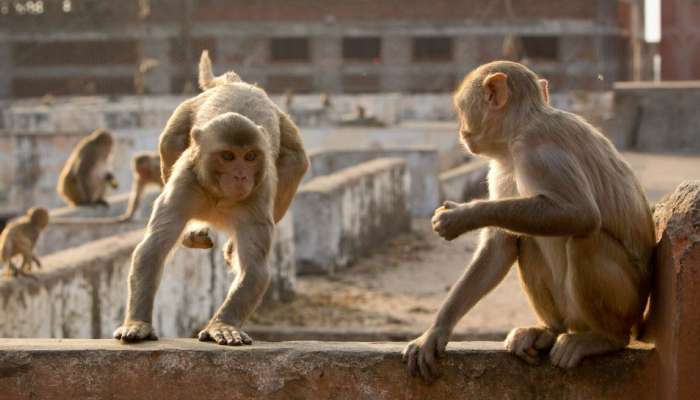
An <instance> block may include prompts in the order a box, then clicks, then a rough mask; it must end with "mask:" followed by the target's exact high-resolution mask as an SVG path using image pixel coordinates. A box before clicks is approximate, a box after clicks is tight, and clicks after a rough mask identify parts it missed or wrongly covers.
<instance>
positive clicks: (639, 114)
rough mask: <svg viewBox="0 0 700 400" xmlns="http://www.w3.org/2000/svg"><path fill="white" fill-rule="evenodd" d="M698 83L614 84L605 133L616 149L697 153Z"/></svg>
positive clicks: (699, 131)
mask: <svg viewBox="0 0 700 400" xmlns="http://www.w3.org/2000/svg"><path fill="white" fill-rule="evenodd" d="M698 104H700V81H691V82H660V83H653V82H618V83H616V84H615V86H614V105H613V107H614V108H613V114H612V115H613V119H612V120H611V121H609V122H608V123H607V126H608V129H607V131H608V132H609V134H610V137H611V139H612V140H613V142H614V143H615V145H616V146H617V147H618V148H620V149H634V150H644V151H657V152H658V151H669V150H672V151H693V152H697V151H700V113H698V107H697V105H698Z"/></svg>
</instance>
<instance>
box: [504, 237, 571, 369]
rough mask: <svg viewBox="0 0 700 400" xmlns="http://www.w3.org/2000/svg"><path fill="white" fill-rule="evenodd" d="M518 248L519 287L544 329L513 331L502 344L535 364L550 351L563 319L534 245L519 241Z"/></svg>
mask: <svg viewBox="0 0 700 400" xmlns="http://www.w3.org/2000/svg"><path fill="white" fill-rule="evenodd" d="M518 245H519V246H518V248H519V252H518V269H519V272H520V281H521V286H522V287H523V290H524V291H525V294H527V296H528V300H529V301H530V305H531V306H532V308H533V310H534V311H535V314H537V317H538V318H539V319H540V320H541V321H542V322H543V325H544V326H533V327H521V328H515V329H513V330H512V331H511V332H510V333H509V334H508V337H507V338H506V340H505V347H506V350H508V351H509V352H511V353H513V354H515V355H516V356H518V357H520V358H521V359H522V360H524V361H525V362H527V363H529V364H535V363H537V362H538V361H539V354H540V352H542V351H545V350H549V349H550V348H551V347H552V346H553V345H554V343H555V340H556V338H557V334H558V333H560V332H563V331H564V319H563V318H562V316H561V312H560V311H559V309H558V307H557V305H556V302H555V300H554V296H553V292H554V291H555V289H554V280H553V277H552V274H551V270H550V269H549V268H548V267H547V264H546V260H545V259H544V257H543V255H542V251H541V250H540V248H539V246H538V244H537V242H536V241H535V239H533V238H530V237H521V238H519V239H518Z"/></svg>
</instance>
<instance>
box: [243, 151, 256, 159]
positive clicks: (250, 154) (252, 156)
mask: <svg viewBox="0 0 700 400" xmlns="http://www.w3.org/2000/svg"><path fill="white" fill-rule="evenodd" d="M256 158H258V155H257V154H255V152H254V151H249V152H247V153H245V156H244V157H243V159H244V160H246V161H255V159H256Z"/></svg>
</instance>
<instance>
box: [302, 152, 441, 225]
mask: <svg viewBox="0 0 700 400" xmlns="http://www.w3.org/2000/svg"><path fill="white" fill-rule="evenodd" d="M380 157H397V158H402V159H404V160H405V161H406V165H407V167H408V174H409V178H410V179H409V186H408V190H409V198H408V202H409V209H410V211H411V214H412V215H414V216H428V215H432V213H433V210H435V207H437V206H438V204H439V202H440V187H439V182H438V173H439V168H440V167H439V165H440V159H439V155H438V152H437V150H435V149H434V148H430V147H422V146H413V147H411V146H406V147H400V148H386V149H381V148H380V149H352V150H345V149H320V150H316V151H312V152H310V154H309V159H310V160H311V168H310V169H309V172H308V173H307V175H306V177H305V180H306V181H308V180H309V179H312V178H316V177H319V176H323V175H328V174H332V173H335V172H337V171H340V170H342V169H344V168H348V167H351V166H355V165H358V164H360V163H363V162H366V161H369V160H372V159H376V158H380Z"/></svg>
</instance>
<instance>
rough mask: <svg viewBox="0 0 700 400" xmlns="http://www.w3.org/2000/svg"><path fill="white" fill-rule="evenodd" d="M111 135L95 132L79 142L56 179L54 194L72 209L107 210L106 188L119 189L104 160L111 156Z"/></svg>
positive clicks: (104, 132)
mask: <svg viewBox="0 0 700 400" xmlns="http://www.w3.org/2000/svg"><path fill="white" fill-rule="evenodd" d="M113 143H114V139H113V137H112V134H111V133H109V132H108V131H106V130H103V129H97V130H95V131H94V132H92V133H91V134H90V135H88V136H86V137H84V138H83V139H81V140H80V142H78V145H77V146H76V148H75V150H73V152H72V153H71V155H70V157H69V158H68V161H66V163H65V165H64V166H63V170H62V171H61V174H60V176H59V178H58V185H57V187H56V190H57V191H58V194H59V195H60V196H61V197H62V198H63V199H64V200H65V202H66V203H68V204H69V205H71V206H87V205H101V206H105V207H108V206H109V205H108V203H107V201H105V199H104V196H105V192H106V187H107V185H109V186H111V187H112V188H113V189H116V188H118V187H119V184H118V183H117V180H116V179H115V178H114V175H112V173H111V172H109V171H108V170H107V160H108V158H109V156H110V154H111V152H112V146H113Z"/></svg>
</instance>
